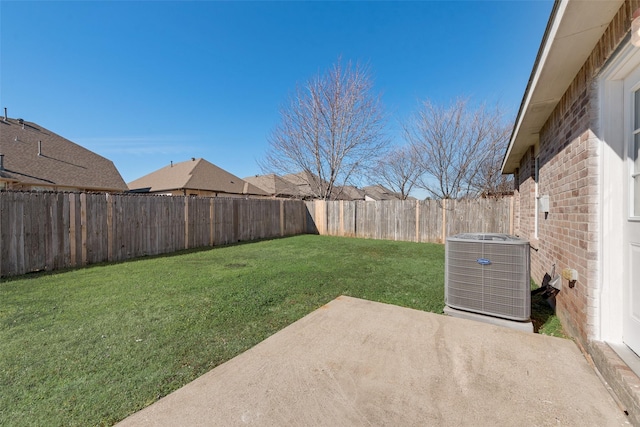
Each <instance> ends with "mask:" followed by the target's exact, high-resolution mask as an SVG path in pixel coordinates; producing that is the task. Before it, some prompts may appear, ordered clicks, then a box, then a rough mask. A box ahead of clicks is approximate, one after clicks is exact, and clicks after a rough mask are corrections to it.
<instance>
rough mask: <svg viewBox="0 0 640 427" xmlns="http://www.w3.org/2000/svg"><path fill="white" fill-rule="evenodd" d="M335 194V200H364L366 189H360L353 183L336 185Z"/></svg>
mask: <svg viewBox="0 0 640 427" xmlns="http://www.w3.org/2000/svg"><path fill="white" fill-rule="evenodd" d="M334 194H335V197H334V199H335V200H364V190H360V189H358V188H356V187H354V186H353V185H342V186H339V187H336V189H335V191H334Z"/></svg>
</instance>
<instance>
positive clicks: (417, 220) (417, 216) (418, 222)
mask: <svg viewBox="0 0 640 427" xmlns="http://www.w3.org/2000/svg"><path fill="white" fill-rule="evenodd" d="M416 242H418V243H420V200H416Z"/></svg>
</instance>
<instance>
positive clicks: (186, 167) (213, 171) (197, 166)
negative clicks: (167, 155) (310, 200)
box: [129, 158, 267, 196]
mask: <svg viewBox="0 0 640 427" xmlns="http://www.w3.org/2000/svg"><path fill="white" fill-rule="evenodd" d="M129 189H131V190H139V189H148V191H149V192H152V193H155V192H161V191H171V190H181V189H186V190H204V191H212V192H219V193H227V194H250V195H259V196H266V195H267V193H266V192H264V191H262V190H261V189H260V188H258V187H256V186H255V185H253V184H250V183H248V182H245V181H244V180H243V179H241V178H238V177H237V176H235V175H233V174H231V173H229V172H227V171H225V170H224V169H221V168H219V167H218V166H216V165H214V164H213V163H210V162H208V161H206V160H205V159H202V158H200V159H192V160H187V161H185V162H180V163H173V164H171V165H167V166H165V167H163V168H161V169H158V170H156V171H155V172H151V173H150V174H148V175H145V176H143V177H141V178H138V179H136V180H134V181H131V182H130V183H129Z"/></svg>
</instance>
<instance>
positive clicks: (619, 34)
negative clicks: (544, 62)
mask: <svg viewBox="0 0 640 427" xmlns="http://www.w3.org/2000/svg"><path fill="white" fill-rule="evenodd" d="M638 7H640V0H633V1H627V2H625V4H623V6H622V7H621V8H620V10H619V11H618V13H617V15H616V16H615V18H614V19H613V21H612V22H611V24H610V26H609V27H608V29H607V30H606V31H605V33H604V35H603V37H602V38H601V40H600V41H599V43H598V44H597V45H596V47H595V49H594V50H593V52H592V53H591V55H590V56H589V58H588V59H587V61H586V62H585V64H584V66H583V67H582V69H581V70H580V71H579V72H578V74H577V75H576V77H575V79H574V80H573V82H572V83H571V85H570V86H569V88H568V89H567V91H566V92H565V94H564V96H563V97H562V99H561V100H560V102H559V103H558V105H557V106H556V109H555V110H554V112H553V113H552V114H551V116H550V117H549V119H548V120H547V122H546V123H545V125H544V126H543V128H542V129H541V131H540V137H539V150H538V156H539V183H538V187H539V195H546V194H548V195H549V198H550V211H549V214H548V215H546V216H545V214H544V213H539V216H538V237H539V239H537V240H536V239H534V227H535V193H534V191H535V190H534V188H535V183H534V177H533V175H534V173H533V171H534V153H533V148H532V149H531V150H530V152H529V153H527V155H525V156H524V157H523V158H522V159H521V161H520V167H519V170H518V183H517V184H516V194H517V195H518V196H519V203H518V204H517V212H518V214H517V217H516V218H517V220H516V230H517V231H516V232H517V233H518V234H519V235H520V236H523V237H526V238H529V239H530V240H531V242H532V246H533V247H534V250H532V251H531V276H532V277H533V279H534V280H535V281H536V283H538V284H540V283H542V281H543V278H544V276H545V274H551V272H552V268H553V266H554V265H555V272H556V273H557V274H560V273H561V272H562V270H563V269H565V268H572V269H575V270H577V271H578V277H579V279H578V281H577V282H576V283H575V286H573V287H572V288H570V287H569V286H568V285H569V284H568V282H567V281H566V280H564V281H563V284H562V286H563V288H562V291H561V292H560V293H559V294H558V296H557V298H556V302H557V313H558V316H559V317H560V319H561V321H562V323H563V325H564V326H565V328H566V329H567V332H569V333H570V334H571V335H573V336H574V337H576V338H578V339H579V340H580V341H582V342H583V343H586V341H587V339H588V338H590V337H591V336H592V335H593V332H594V323H595V320H596V318H595V313H596V310H597V304H598V298H597V293H598V291H599V289H598V281H597V275H598V270H597V268H598V267H597V261H598V244H599V242H598V205H597V204H598V194H599V193H598V191H599V189H598V180H599V177H598V173H599V172H598V157H597V156H598V140H597V137H596V135H595V134H594V131H593V129H594V127H595V126H594V125H595V121H594V118H597V113H598V111H597V108H598V102H597V98H596V95H597V91H596V87H595V81H596V78H597V76H598V73H599V71H600V70H601V69H602V67H603V66H604V65H605V63H606V61H607V60H608V59H609V58H610V57H611V56H612V54H613V53H614V51H615V49H616V48H617V47H618V46H619V45H620V43H621V42H622V40H623V39H624V37H625V36H626V35H627V33H628V31H629V28H630V22H631V14H632V12H633V11H634V10H635V9H637V8H638Z"/></svg>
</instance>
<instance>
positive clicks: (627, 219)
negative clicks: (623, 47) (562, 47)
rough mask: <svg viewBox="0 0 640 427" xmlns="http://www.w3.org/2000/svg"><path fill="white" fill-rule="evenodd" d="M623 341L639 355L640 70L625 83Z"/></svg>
mask: <svg viewBox="0 0 640 427" xmlns="http://www.w3.org/2000/svg"><path fill="white" fill-rule="evenodd" d="M624 87H625V104H626V105H625V110H626V111H625V129H626V132H625V139H626V147H625V156H624V158H623V164H624V167H622V168H621V169H622V171H621V173H623V174H624V175H625V176H624V182H625V188H624V189H623V191H624V196H623V200H624V201H625V203H624V206H623V207H622V212H621V213H622V215H623V216H624V221H623V227H624V228H625V230H623V231H624V232H623V236H624V238H623V242H622V244H623V245H624V250H623V256H624V257H625V263H624V264H625V266H624V271H625V274H624V276H625V279H624V282H625V283H624V286H625V290H624V311H623V316H624V320H623V330H622V332H623V340H624V342H625V344H627V346H629V347H630V348H631V349H632V350H633V351H634V352H636V353H637V354H640V69H638V70H636V71H634V72H633V73H631V74H630V75H629V77H627V78H626V79H625V82H624Z"/></svg>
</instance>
